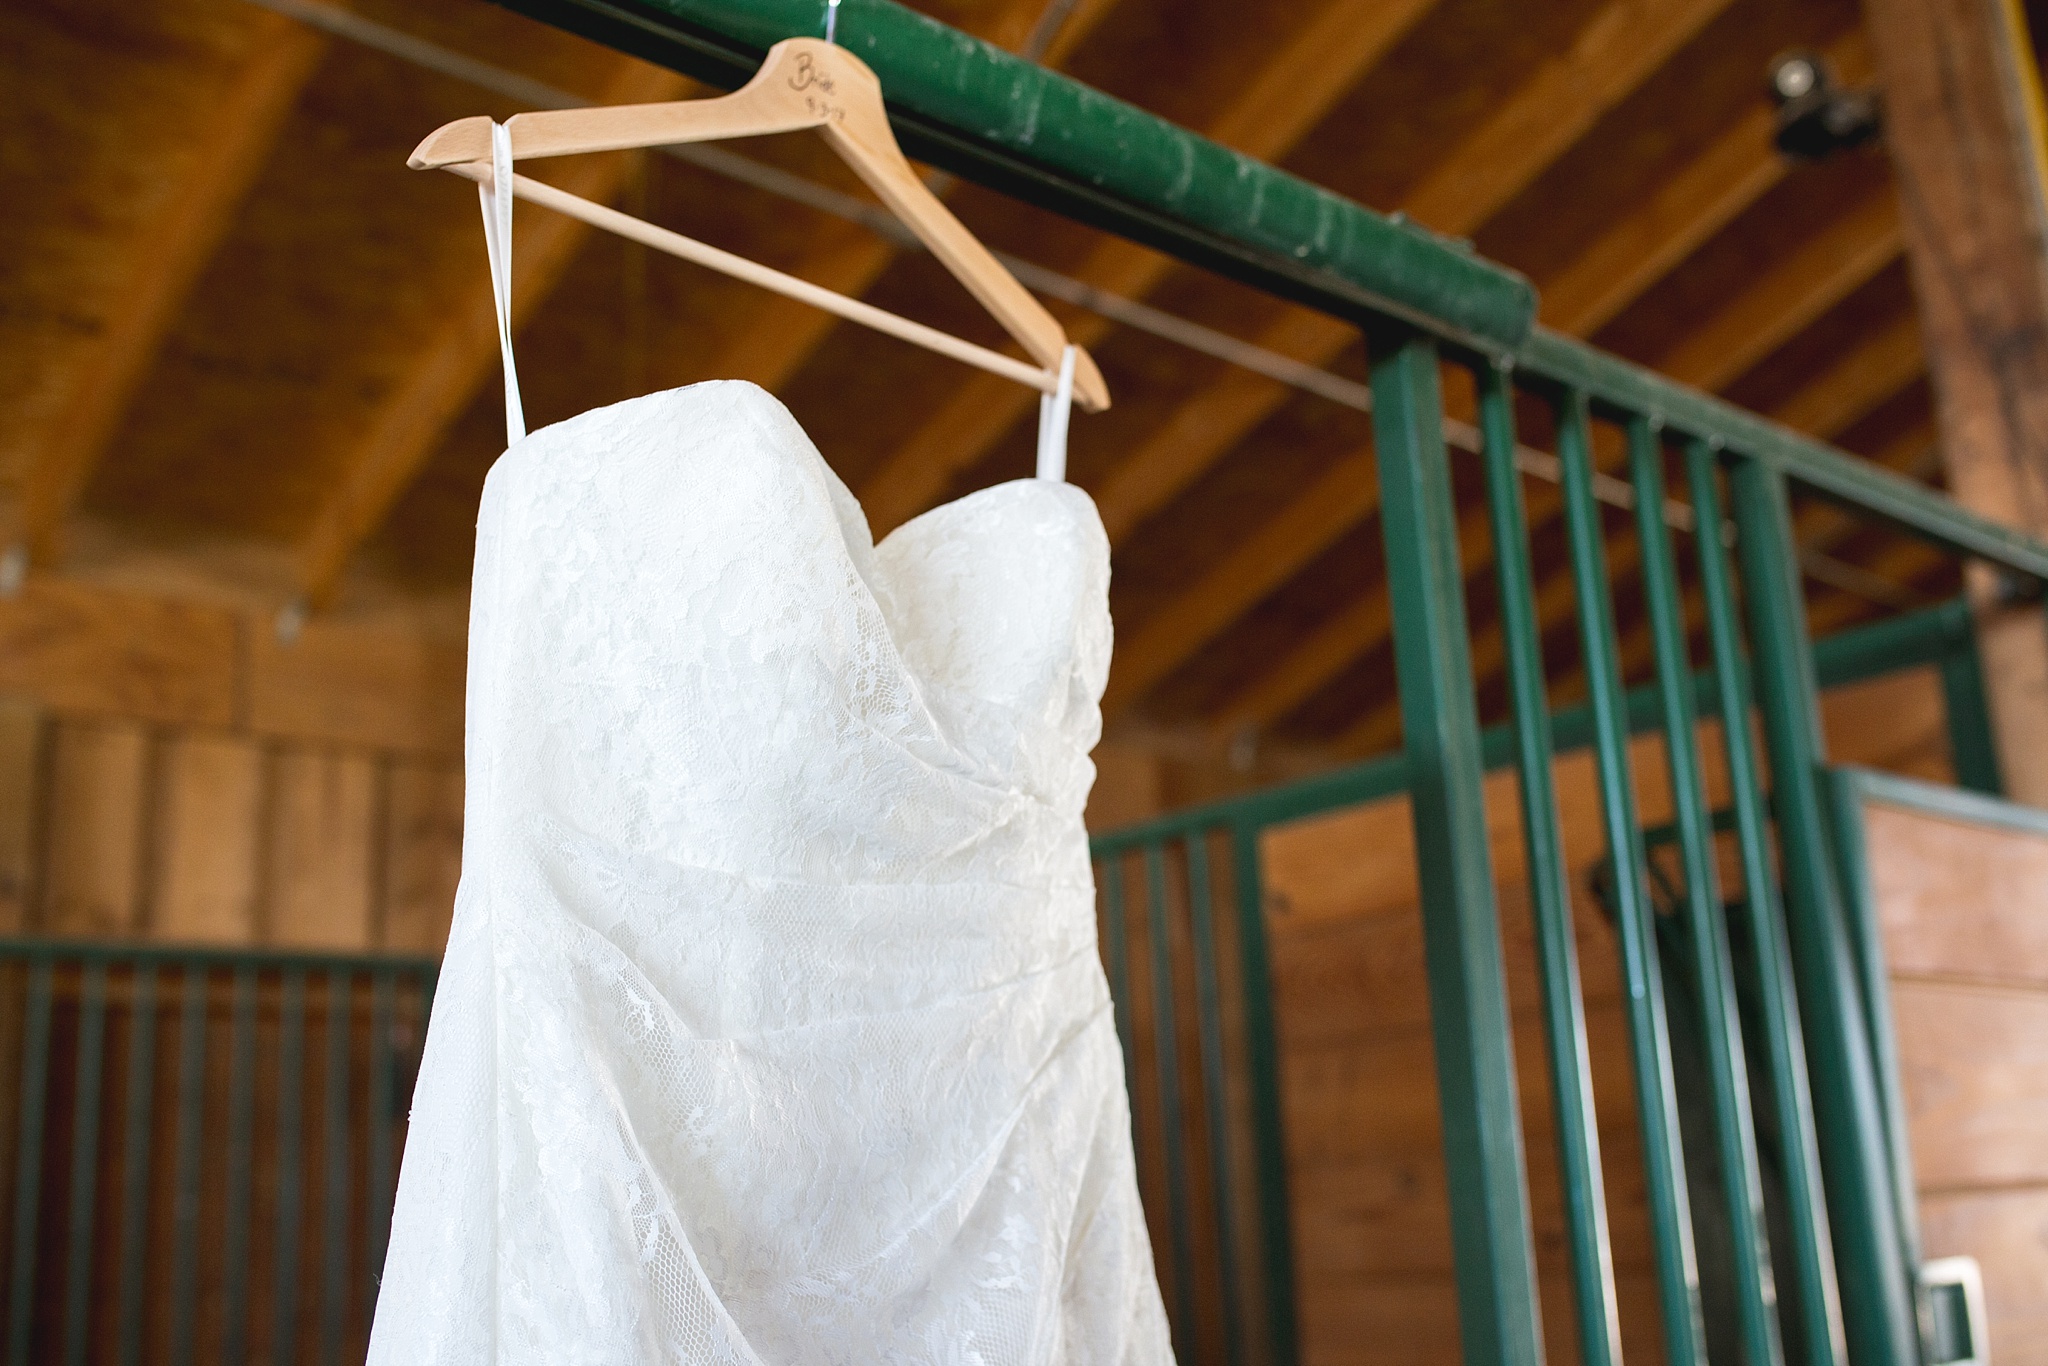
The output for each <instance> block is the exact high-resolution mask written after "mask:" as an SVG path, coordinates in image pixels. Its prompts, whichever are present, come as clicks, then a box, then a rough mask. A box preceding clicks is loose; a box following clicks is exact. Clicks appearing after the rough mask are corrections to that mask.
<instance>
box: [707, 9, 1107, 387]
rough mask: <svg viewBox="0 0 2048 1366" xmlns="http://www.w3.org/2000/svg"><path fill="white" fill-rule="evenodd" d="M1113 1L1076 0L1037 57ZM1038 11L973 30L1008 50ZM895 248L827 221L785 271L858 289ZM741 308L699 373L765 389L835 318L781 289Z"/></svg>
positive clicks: (1072, 44)
mask: <svg viewBox="0 0 2048 1366" xmlns="http://www.w3.org/2000/svg"><path fill="white" fill-rule="evenodd" d="M1116 4H1117V0H1081V3H1079V4H1077V5H1075V6H1074V8H1073V9H1072V10H1071V11H1069V12H1068V14H1067V16H1066V18H1065V20H1064V22H1062V23H1061V25H1060V28H1059V31H1058V33H1057V34H1056V35H1054V37H1053V40H1052V43H1051V45H1050V46H1049V47H1047V49H1046V50H1045V52H1044V54H1043V55H1042V57H1041V58H1040V60H1041V61H1042V62H1044V64H1045V65H1047V66H1051V67H1056V66H1058V65H1059V64H1060V62H1061V61H1062V60H1063V59H1064V58H1065V57H1066V56H1067V55H1068V54H1069V53H1071V52H1073V50H1074V49H1075V48H1076V47H1078V46H1080V44H1081V42H1082V40H1083V39H1085V38H1086V37H1087V36H1088V34H1089V32H1090V31H1091V30H1093V29H1094V28H1095V26H1096V25H1098V24H1100V23H1101V22H1102V20H1103V19H1105V18H1107V17H1108V15H1109V12H1110V10H1111V9H1113V8H1114V7H1115V6H1116ZM1045 12H1046V6H1045V3H1044V0H1012V3H1010V4H1009V5H1007V6H1005V7H1004V8H1003V9H1002V10H1001V11H1000V12H999V13H998V14H997V15H996V16H995V20H994V22H993V23H992V24H990V25H989V26H988V28H987V30H986V31H985V32H983V33H981V34H979V35H978V36H980V37H983V38H986V39H987V40H988V41H989V42H991V43H994V44H995V45H996V46H998V47H1002V48H1006V49H1008V50H1010V51H1013V52H1014V51H1016V50H1018V49H1019V48H1020V47H1022V46H1023V44H1024V43H1026V42H1027V41H1029V40H1030V39H1031V37H1032V36H1033V30H1034V28H1035V27H1036V25H1037V23H1038V21H1039V19H1040V18H1041V17H1042V16H1043V15H1044V14H1045ZM970 31H971V30H970ZM898 250H899V249H898V247H897V245H896V244H895V243H894V242H891V241H889V240H888V239H887V238H884V237H878V236H877V235H875V234H874V233H872V232H870V231H868V230H867V229H866V228H863V227H861V226H860V225H858V224H853V223H845V222H840V221H837V220H834V221H832V222H829V223H826V224H823V225H821V226H820V229H819V232H818V236H817V238H816V239H815V240H814V241H813V242H812V243H811V245H810V247H809V248H808V249H807V250H806V251H805V253H804V255H803V257H802V259H801V260H799V261H798V262H797V263H796V265H795V266H794V267H793V268H792V270H791V273H792V274H794V275H796V276H798V277H799V278H801V279H805V280H809V281H811V282H812V283H813V284H818V285H823V286H824V287H825V288H826V289H829V290H832V291H834V292H835V293H839V294H849V295H855V296H858V295H861V294H864V293H866V292H867V289H868V287H869V286H870V285H872V284H873V283H874V282H875V280H876V279H877V278H878V277H879V276H880V275H881V273H882V272H883V271H884V270H886V269H887V268H888V266H889V263H890V262H891V261H893V260H895V259H896V255H897V252H898ZM748 308H749V315H748V317H747V320H746V322H745V323H744V324H743V325H742V326H741V327H740V328H739V330H738V332H737V333H736V334H735V335H734V337H733V339H732V341H731V342H730V343H728V344H727V345H726V347H725V348H724V350H722V351H721V352H720V353H719V355H718V356H717V358H716V359H714V360H713V361H712V363H711V364H710V365H709V366H707V367H706V373H707V374H709V375H711V376H712V377H714V378H717V379H744V380H751V381H753V382H754V383H755V384H758V385H760V386H761V387H762V388H763V389H767V390H770V391H776V390H779V389H781V388H782V387H783V385H785V384H787V383H788V382H789V379H790V377H791V376H793V375H795V374H796V372H797V371H799V370H801V369H802V368H803V366H804V362H806V361H807V360H809V359H810V358H811V356H812V354H813V353H814V352H816V351H817V349H818V347H819V346H820V345H822V344H823V343H824V340H825V338H826V337H828V336H830V335H831V334H832V331H833V328H834V327H835V325H836V323H837V319H835V318H834V317H833V316H832V315H831V314H829V313H823V312H820V311H819V310H818V309H815V308H812V307H811V306H810V305H808V304H803V303H798V302H797V301H795V300H793V299H787V298H784V297H782V296H780V295H772V294H771V295H764V296H762V297H760V298H759V299H750V300H749V302H748Z"/></svg>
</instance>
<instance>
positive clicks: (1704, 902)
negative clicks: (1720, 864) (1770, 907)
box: [1628, 414, 1785, 1366]
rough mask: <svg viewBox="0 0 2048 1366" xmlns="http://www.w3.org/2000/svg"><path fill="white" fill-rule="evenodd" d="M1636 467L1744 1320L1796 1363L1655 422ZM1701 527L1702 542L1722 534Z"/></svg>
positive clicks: (1759, 1364)
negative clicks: (1784, 1312) (1777, 1279)
mask: <svg viewBox="0 0 2048 1366" xmlns="http://www.w3.org/2000/svg"><path fill="white" fill-rule="evenodd" d="M1628 449H1629V467H1630V472H1631V474H1632V476H1633V478H1634V482H1635V494H1636V508H1635V512H1636V537H1637V539H1638V541H1639V542H1640V543H1641V545H1642V565H1643V590H1644V598H1645V600H1646V601H1647V602H1648V604H1649V614H1650V639H1651V644H1652V647H1653V649H1654V652H1655V654H1656V659H1657V700H1658V704H1659V706H1660V707H1661V709H1662V711H1663V721H1664V753H1665V755H1666V757H1667V759H1668V761H1669V763H1670V768H1671V799H1672V806H1673V807H1674V815H1675V820H1676V822H1677V825H1678V847H1679V855H1680V862H1681V865H1682V867H1683V868H1684V871H1685V901H1686V916H1685V918H1686V930H1687V933H1688V935H1689V938H1690V941H1691V947H1692V968H1693V974H1694V978H1695V982H1696V985H1697V988H1698V991H1699V998H1700V1017H1701V1018H1700V1024H1701V1033H1702V1036H1703V1039H1704V1042H1705V1045H1706V1055H1707V1058H1706V1061H1707V1083H1708V1100H1709V1101H1710V1102H1711V1104H1710V1110H1711V1113H1712V1115H1713V1128H1714V1149H1715V1155H1716V1156H1717V1158H1718V1159H1719V1163H1720V1169H1721V1187H1722V1192H1723V1194H1724V1195H1725V1197H1726V1199H1727V1207H1728V1230H1729V1238H1730V1242H1731V1244H1732V1247H1733V1255H1734V1261H1735V1266H1734V1273H1735V1317H1736V1329H1737V1331H1738V1333H1739V1334H1740V1340H1741V1342H1742V1352H1743V1356H1744V1359H1745V1360H1747V1361H1748V1362H1749V1363H1750V1366H1776V1363H1779V1362H1782V1361H1783V1360H1784V1359H1785V1349H1784V1346H1783V1344H1782V1342H1781V1341H1780V1340H1779V1336H1778V1317H1777V1312H1776V1301H1777V1294H1776V1290H1775V1288H1774V1282H1773V1280H1772V1274H1771V1246H1770V1232H1769V1229H1768V1228H1767V1227H1766V1225H1765V1223H1764V1184H1763V1174H1762V1172H1761V1171H1760V1170H1759V1169H1758V1167H1757V1157H1756V1121H1755V1117H1754V1116H1753V1115H1752V1114H1751V1113H1750V1102H1749V1061H1748V1055H1747V1051H1746V1050H1745V1048H1744V1046H1743V1040H1742V1021H1741V1018H1740V1016H1739V1015H1738V1014H1737V1007H1736V1001H1735V971H1734V968H1733V966H1732V965H1731V959H1732V956H1733V955H1732V953H1731V952H1730V950H1729V947H1728V927H1727V925H1726V924H1725V922H1723V920H1722V918H1721V916H1722V909H1721V886H1720V878H1719V877H1718V876H1717V875H1716V870H1715V859H1716V854H1715V851H1714V812H1713V807H1712V804H1711V803H1710V802H1709V801H1708V800H1707V780H1706V775H1705V774H1704V773H1703V772H1702V771H1701V768H1700V751H1699V713H1698V711H1697V710H1696V708H1695V706H1694V702H1693V675H1692V659H1691V656H1690V652H1689V650H1688V648H1687V641H1686V636H1687V632H1686V622H1685V599H1684V596H1683V594H1684V589H1683V588H1682V587H1681V585H1680V584H1679V580H1678V562H1677V559H1676V557H1675V556H1674V555H1673V553H1672V549H1671V528H1670V527H1669V526H1667V525H1666V524H1665V521H1664V444H1663V440H1662V438H1661V437H1660V436H1659V434H1658V432H1657V430H1656V429H1655V428H1653V427H1652V426H1651V424H1650V421H1649V419H1648V418H1646V417H1643V416H1641V415H1640V414H1638V415H1636V416H1633V417H1631V418H1630V419H1629V423H1628ZM1718 528H1719V524H1718V523H1712V524H1707V523H1702V524H1701V526H1700V534H1701V535H1703V536H1713V535H1715V534H1717V532H1718Z"/></svg>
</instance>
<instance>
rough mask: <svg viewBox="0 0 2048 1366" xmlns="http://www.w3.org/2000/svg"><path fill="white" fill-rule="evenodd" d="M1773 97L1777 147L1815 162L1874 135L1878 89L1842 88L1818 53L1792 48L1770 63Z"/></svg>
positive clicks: (1802, 158)
mask: <svg viewBox="0 0 2048 1366" xmlns="http://www.w3.org/2000/svg"><path fill="white" fill-rule="evenodd" d="M1770 74H1771V100H1772V102H1773V103H1774V104H1776V105H1777V107H1778V132H1777V137H1776V139H1775V141H1776V142H1777V144H1778V150H1779V151H1781V152H1783V153H1784V154H1785V155H1786V156H1791V157H1798V158H1800V159H1801V160H1803V161H1819V160H1821V159H1822V158H1823V157H1826V156H1829V155H1831V154H1833V153H1835V152H1839V151H1841V150H1842V149H1843V148H1845V147H1857V146H1860V145H1862V144H1863V143H1866V142H1868V141H1870V140H1871V139H1872V138H1874V137H1876V136H1877V134H1878V131H1879V128H1880V119H1879V112H1878V103H1877V92H1876V91H1874V90H1844V89H1842V88H1841V87H1840V86H1839V85H1837V84H1836V82H1835V73H1834V71H1833V70H1832V69H1831V68H1830V67H1829V66H1828V64H1827V60H1826V59H1825V58H1824V57H1822V56H1821V55H1820V54H1819V53H1817V52H1807V51H1793V52H1786V53H1782V54H1780V55H1779V56H1778V57H1776V58H1774V59H1773V60H1772V62H1771V73H1770Z"/></svg>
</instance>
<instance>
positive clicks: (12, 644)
mask: <svg viewBox="0 0 2048 1366" xmlns="http://www.w3.org/2000/svg"><path fill="white" fill-rule="evenodd" d="M236 642H237V626H236V618H235V616H234V614H232V613H230V612H226V611H223V610H220V609H218V608H212V607H203V606H198V605H195V604H191V603H182V602H174V601H171V600H169V599H166V598H151V597H143V596H140V595H138V594H132V593H119V592H115V591H112V590H110V589H104V588H99V587H95V586H92V585H88V584H81V583H74V582H67V581H65V580H62V579H51V578H44V577H40V576H39V577H35V578H31V579H30V580H29V581H28V582H27V583H26V584H24V585H23V586H22V589H21V591H20V592H19V593H17V594H16V595H14V596H13V597H10V598H0V688H6V689H10V690H13V691H18V692H22V693H26V694H28V695H31V696H33V697H35V698H38V699H39V700H41V701H42V702H43V704H44V705H45V706H48V707H50V708H52V709H54V710H62V711H84V712H100V713H105V714H108V715H112V716H123V717H129V718H133V719H135V720H138V721H153V722H158V723H165V724H172V725H199V726H228V725H231V724H233V722H234V719H235V718H234V695H235V668H236V654H237V645H236Z"/></svg>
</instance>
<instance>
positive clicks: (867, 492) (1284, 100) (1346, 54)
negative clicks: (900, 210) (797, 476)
mask: <svg viewBox="0 0 2048 1366" xmlns="http://www.w3.org/2000/svg"><path fill="white" fill-rule="evenodd" d="M1433 3H1434V0H1324V4H1323V7H1322V9H1321V10H1320V11H1319V12H1318V13H1317V15H1316V16H1315V18H1314V19H1313V20H1312V21H1311V22H1310V23H1309V24H1307V25H1306V26H1305V27H1303V28H1302V29H1301V30H1299V31H1298V32H1297V33H1296V34H1295V36H1294V37H1293V39H1291V40H1290V41H1289V42H1288V44H1287V46H1286V47H1284V48H1283V49H1281V51H1280V52H1279V53H1278V54H1277V55H1275V56H1274V57H1273V58H1272V59H1270V60H1269V61H1268V62H1267V63H1266V64H1265V65H1264V66H1263V67H1262V68H1260V69H1259V70H1258V71H1257V72H1256V73H1254V74H1253V75H1252V76H1251V77H1250V79H1249V80H1248V81H1247V82H1246V84H1245V85H1244V87H1243V93H1242V94H1240V95H1239V96H1238V97H1237V99H1235V100H1234V101H1232V102H1231V104H1230V105H1229V106H1228V107H1227V108H1225V109H1224V110H1223V111H1222V113H1221V114H1219V115H1218V117H1217V118H1216V119H1215V121H1214V122H1212V123H1211V124H1210V125H1209V127H1208V128H1207V129H1206V130H1205V131H1206V132H1207V133H1208V135H1209V136H1210V137H1212V138H1214V139H1216V140H1217V141H1218V142H1221V143H1223V144H1224V145H1225V146H1228V147H1233V148H1235V149H1237V150H1238V151H1240V152H1243V153H1245V154H1246V155H1248V156H1253V157H1258V158H1260V159H1262V160H1273V159H1276V158H1278V157H1280V156H1282V155H1284V154H1285V153H1286V151H1287V150H1288V149H1289V148H1290V147H1292V146H1293V145H1294V144H1295V143H1296V142H1298V141H1300V140H1301V139H1302V138H1303V137H1306V136H1307V135H1308V133H1309V132H1310V131H1311V130H1312V129H1313V128H1314V127H1315V126H1316V124H1317V123H1319V122H1320V121H1321V120H1322V117H1323V115H1324V114H1326V113H1328V112H1329V110H1330V107H1331V106H1332V105H1334V104H1335V103H1336V102H1337V101H1338V100H1339V99H1341V98H1343V96H1344V95H1345V94H1346V92H1348V91H1349V90H1350V89H1351V87H1352V86H1353V85H1355V84H1356V83H1357V81H1358V79H1359V77H1360V76H1362V75H1363V74H1364V73H1365V72H1366V71H1367V70H1368V69H1370V68H1371V67H1372V65H1373V63H1375V62H1377V61H1378V60H1379V58H1380V57H1381V56H1382V55H1383V54H1384V53H1385V52H1386V51H1387V49H1389V48H1390V47H1392V46H1393V45H1394V43H1395V42H1397V41H1398V40H1399V39H1400V37H1401V35H1402V34H1404V33H1406V32H1407V31H1408V29H1409V28H1410V27H1411V26H1412V25H1413V24H1414V23H1415V21H1416V20H1418V19H1420V18H1421V17H1422V15H1423V14H1424V13H1425V12H1427V11H1428V9H1429V8H1430V6H1431V4H1433ZM1173 266H1174V262H1173V261H1172V259H1171V258H1169V257H1166V256H1162V255H1160V254H1159V253H1157V252H1154V251H1150V250H1148V249H1146V248H1144V247H1140V246H1136V245H1134V244H1133V243H1130V242H1125V241H1122V240H1120V239H1109V240H1105V241H1103V242H1102V243H1101V244H1100V245H1098V246H1097V247H1096V248H1095V250H1094V251H1092V252H1091V253H1089V255H1088V258H1087V260H1086V261H1084V262H1083V263H1082V265H1081V266H1080V268H1079V269H1078V270H1076V271H1075V272H1074V274H1075V275H1076V276H1077V277H1078V278H1080V279H1081V280H1084V281H1086V282H1087V283H1089V284H1091V285H1094V286H1095V287H1096V288H1097V289H1101V290H1104V291H1106V292H1108V293H1111V294H1117V295H1122V296H1124V297H1126V298H1137V297H1140V296H1142V295H1144V294H1146V293H1147V292H1149V291H1150V290H1151V289H1152V287H1153V286H1154V285H1156V284H1157V283H1158V282H1159V281H1160V280H1161V279H1162V278H1164V276H1165V275H1166V273H1167V272H1168V271H1170V270H1171V269H1173ZM1056 311H1058V312H1062V314H1063V319H1062V320H1063V321H1064V322H1065V324H1066V327H1067V332H1068V335H1069V336H1070V337H1072V338H1073V340H1074V341H1075V342H1076V343H1078V344H1079V345H1082V346H1093V345H1095V344H1096V343H1097V342H1099V341H1100V340H1101V339H1102V338H1103V337H1105V336H1107V335H1108V333H1109V330H1110V327H1111V324H1110V323H1109V321H1108V320H1107V319H1104V318H1102V317H1100V316H1098V315H1096V314H1093V313H1083V312H1080V311H1078V310H1074V309H1066V310H1056ZM1037 400H1038V396H1037V394H1035V393H1033V392H1032V391H1030V390H1028V389H1024V388H1021V387H1019V386H1018V385H1015V384H1012V383H1010V382H1008V381H1006V380H1001V379H996V378H994V377H992V376H988V375H975V376H973V377H971V378H969V379H968V380H967V381H966V382H965V383H963V384H962V385H961V386H960V387H959V388H958V389H957V390H956V391H955V392H954V395H953V397H952V398H951V399H949V400H948V401H947V402H946V403H945V404H944V405H943V406H942V407H941V408H940V409H939V411H938V413H937V414H935V415H934V416H933V417H932V419H931V420H930V421H928V422H927V423H926V424H925V425H924V426H923V427H922V428H920V429H919V430H918V431H917V432H916V433H914V434H913V435H912V436H911V437H910V439H909V440H908V441H906V442H905V443H904V444H903V446H901V447H900V448H899V449H898V450H896V451H895V452H894V453H892V454H891V455H890V457H889V459H888V460H887V461H886V462H885V463H884V464H883V466H882V467H881V469H879V470H877V471H876V472H875V473H874V474H873V475H872V476H870V477H869V478H868V480H867V481H866V482H865V483H864V484H863V485H862V486H861V488H860V501H861V506H862V507H863V508H865V509H866V511H867V514H868V524H869V525H870V526H872V527H873V528H874V529H875V532H876V534H877V535H878V536H879V535H882V534H885V533H886V532H888V531H889V530H890V529H892V528H894V527H896V526H898V525H901V524H902V523H903V522H905V521H908V520H909V519H910V518H912V517H914V516H916V515H917V514H918V513H919V512H922V511H923V510H924V509H925V508H926V507H928V506H930V505H931V503H932V502H933V500H935V499H936V498H938V497H939V496H940V495H942V494H943V493H944V492H945V490H946V488H947V487H948V486H949V485H950V484H951V483H952V481H953V479H954V478H955V477H956V476H957V475H958V474H959V473H960V472H961V471H962V470H964V469H967V468H968V467H969V466H971V465H973V464H974V463H975V462H976V461H978V460H980V459H981V457H982V456H984V455H986V454H987V453H988V451H989V449H990V448H991V447H993V446H994V445H995V444H996V442H998V441H1000V440H1002V438H1003V437H1004V436H1005V435H1006V434H1007V433H1008V432H1009V430H1010V429H1011V428H1012V427H1013V426H1015V425H1016V423H1017V422H1018V421H1019V420H1020V419H1021V418H1023V417H1024V416H1025V415H1026V414H1027V413H1029V412H1032V411H1034V410H1035V409H1036V407H1037Z"/></svg>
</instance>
